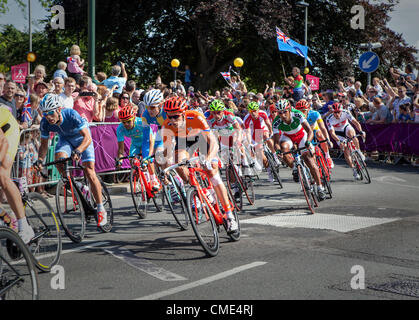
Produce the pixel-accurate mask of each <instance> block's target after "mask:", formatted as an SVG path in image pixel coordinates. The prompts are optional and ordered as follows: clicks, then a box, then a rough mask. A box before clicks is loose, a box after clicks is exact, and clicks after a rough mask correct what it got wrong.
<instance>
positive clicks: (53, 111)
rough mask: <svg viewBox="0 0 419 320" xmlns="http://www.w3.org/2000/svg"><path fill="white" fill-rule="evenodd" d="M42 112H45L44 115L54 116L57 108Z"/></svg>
mask: <svg viewBox="0 0 419 320" xmlns="http://www.w3.org/2000/svg"><path fill="white" fill-rule="evenodd" d="M42 114H43V116H44V117H46V116H52V115H53V114H55V110H51V111H48V112H43V113H42Z"/></svg>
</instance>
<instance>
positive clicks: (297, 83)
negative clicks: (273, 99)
mask: <svg viewBox="0 0 419 320" xmlns="http://www.w3.org/2000/svg"><path fill="white" fill-rule="evenodd" d="M300 73H301V71H300V69H299V68H297V67H294V68H292V77H293V78H294V81H293V82H292V81H291V80H290V79H288V78H285V82H287V83H288V84H289V85H290V86H291V87H292V88H293V90H292V92H293V94H292V98H293V99H294V101H295V102H298V101H300V100H301V99H302V98H303V97H304V88H303V84H304V78H303V77H302V76H301V74H300Z"/></svg>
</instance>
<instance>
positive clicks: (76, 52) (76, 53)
mask: <svg viewBox="0 0 419 320" xmlns="http://www.w3.org/2000/svg"><path fill="white" fill-rule="evenodd" d="M80 55H81V51H80V47H79V46H78V45H76V44H75V45H73V46H72V47H71V49H70V57H68V58H67V63H68V65H67V69H68V76H69V77H72V78H73V79H74V80H76V83H77V84H79V82H80V79H81V77H82V76H83V75H85V74H86V72H84V71H83V68H84V59H82V58H80Z"/></svg>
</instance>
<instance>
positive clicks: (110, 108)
mask: <svg viewBox="0 0 419 320" xmlns="http://www.w3.org/2000/svg"><path fill="white" fill-rule="evenodd" d="M118 111H119V107H118V99H116V98H114V97H109V98H108V99H107V100H106V106H105V112H104V117H103V120H102V121H103V122H119V118H118Z"/></svg>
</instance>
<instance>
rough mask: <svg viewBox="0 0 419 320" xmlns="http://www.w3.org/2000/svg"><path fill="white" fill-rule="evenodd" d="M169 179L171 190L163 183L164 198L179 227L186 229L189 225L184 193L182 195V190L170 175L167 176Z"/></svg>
mask: <svg viewBox="0 0 419 320" xmlns="http://www.w3.org/2000/svg"><path fill="white" fill-rule="evenodd" d="M169 180H170V182H171V184H172V186H173V187H172V188H173V190H172V192H171V188H170V186H169V185H165V184H163V194H164V197H165V198H166V201H167V205H168V206H169V210H170V212H171V213H172V215H173V217H174V218H175V221H176V223H177V224H178V225H179V227H180V229H181V230H187V229H188V227H189V215H188V209H187V208H186V205H185V201H186V198H185V195H183V192H184V190H182V187H181V186H179V184H178V182H177V181H176V179H175V178H174V177H173V176H172V175H170V176H169Z"/></svg>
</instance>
